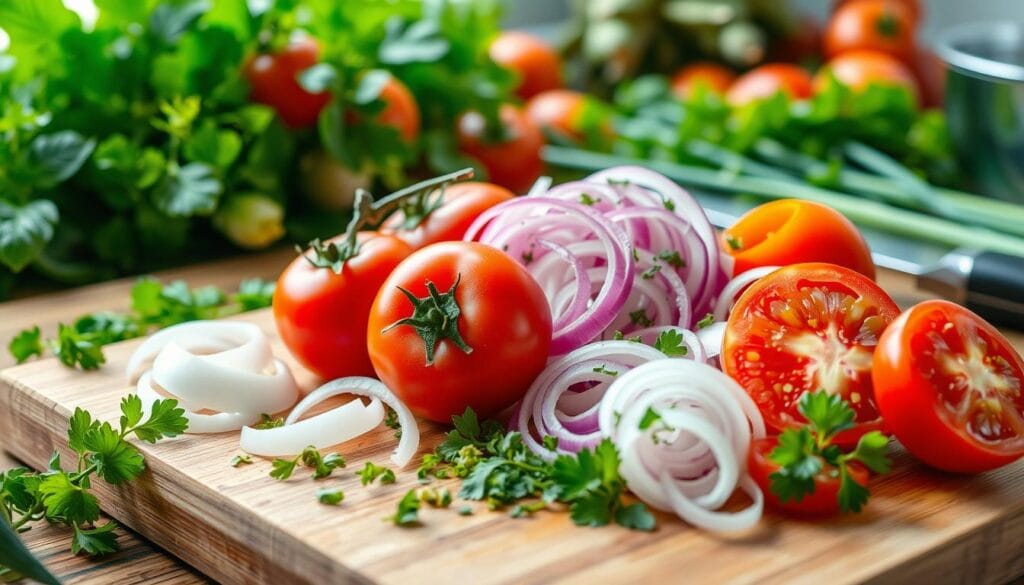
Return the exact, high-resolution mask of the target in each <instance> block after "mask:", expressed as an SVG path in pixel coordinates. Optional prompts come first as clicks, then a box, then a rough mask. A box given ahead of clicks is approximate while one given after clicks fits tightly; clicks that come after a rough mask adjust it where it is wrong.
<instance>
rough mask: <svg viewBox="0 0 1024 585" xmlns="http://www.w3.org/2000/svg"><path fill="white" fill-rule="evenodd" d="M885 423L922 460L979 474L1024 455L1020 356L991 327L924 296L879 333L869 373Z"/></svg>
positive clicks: (1023, 366) (1023, 371) (1023, 368)
mask: <svg viewBox="0 0 1024 585" xmlns="http://www.w3.org/2000/svg"><path fill="white" fill-rule="evenodd" d="M872 377H873V378H874V384H875V392H876V399H877V401H878V408H879V410H880V411H881V413H882V415H883V416H884V417H885V421H886V426H887V428H889V429H890V430H891V431H892V433H893V434H894V435H896V438H897V439H899V440H900V442H901V443H903V445H904V446H905V447H906V448H907V450H909V451H910V452H911V453H912V454H913V455H914V456H915V457H917V458H918V459H920V460H921V461H923V462H925V463H927V464H928V465H931V466H932V467H937V468H939V469H944V470H946V471H956V472H971V473H973V472H980V471H986V470H989V469H995V468H996V467H1001V466H1003V465H1006V464H1008V463H1011V462H1013V461H1016V460H1017V459H1020V458H1021V457H1024V360H1022V359H1021V356H1020V354H1018V353H1017V352H1016V351H1015V350H1014V349H1013V347H1012V346H1011V345H1010V342H1009V341H1007V339H1006V338H1005V337H1003V335H1002V334H1001V333H999V331H997V330H996V328H995V327H993V326H992V325H990V324H988V323H987V322H985V320H984V319H982V318H981V317H979V316H977V315H975V314H974V313H972V312H971V311H969V310H967V309H965V308H963V307H961V306H959V305H956V304H954V303H950V302H948V301H940V300H933V301H925V302H923V303H920V304H918V305H916V306H914V307H912V308H911V309H909V310H907V312H905V313H903V314H902V315H900V317H899V319H897V320H896V321H895V322H893V324H892V325H891V326H890V327H889V329H887V330H886V332H885V333H884V334H883V335H882V338H881V340H880V341H879V343H878V351H877V352H876V354H875V369H874V372H873V374H872Z"/></svg>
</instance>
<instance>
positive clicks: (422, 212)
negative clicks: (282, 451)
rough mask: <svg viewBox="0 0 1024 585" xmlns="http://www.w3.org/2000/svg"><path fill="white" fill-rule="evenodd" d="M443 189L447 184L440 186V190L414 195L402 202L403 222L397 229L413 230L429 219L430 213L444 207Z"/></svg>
mask: <svg viewBox="0 0 1024 585" xmlns="http://www.w3.org/2000/svg"><path fill="white" fill-rule="evenodd" d="M445 187H447V184H444V185H441V187H440V188H438V189H435V190H433V191H425V192H423V193H420V194H418V195H414V196H412V197H410V198H409V199H407V200H406V201H404V202H403V203H402V205H401V206H400V209H401V210H402V216H403V220H402V223H401V225H400V226H399V227H400V228H401V229H403V230H414V229H416V228H418V227H419V226H420V224H421V223H423V222H424V221H425V220H426V219H427V218H428V217H430V214H431V213H433V212H435V211H437V210H438V209H440V208H441V206H442V205H444V195H445Z"/></svg>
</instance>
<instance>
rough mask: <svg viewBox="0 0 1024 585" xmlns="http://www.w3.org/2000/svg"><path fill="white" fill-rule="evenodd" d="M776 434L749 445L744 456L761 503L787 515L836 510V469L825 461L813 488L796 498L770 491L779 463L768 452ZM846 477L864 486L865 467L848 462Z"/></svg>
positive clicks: (836, 511) (868, 477)
mask: <svg viewBox="0 0 1024 585" xmlns="http://www.w3.org/2000/svg"><path fill="white" fill-rule="evenodd" d="M778 445H779V438H778V437H765V438H764V439H758V440H756V441H754V442H752V443H751V444H750V451H749V453H748V455H747V471H748V472H749V473H750V478H751V479H753V480H754V483H756V484H757V486H758V487H759V488H761V492H763V493H764V499H765V502H766V503H767V504H768V505H769V506H771V507H772V508H775V509H776V510H781V511H783V512H786V513H788V514H793V515H796V516H829V515H832V514H838V513H839V485H840V481H839V470H838V469H837V468H836V467H835V466H833V465H830V464H829V463H828V462H826V461H822V465H821V471H820V472H819V473H818V475H816V476H814V491H813V492H812V493H809V494H807V495H806V496H804V497H803V499H801V500H800V501H794V500H786V501H782V499H781V498H779V496H778V495H776V493H775V492H774V491H772V489H771V486H772V479H771V476H772V474H773V473H775V472H777V471H779V470H780V469H781V466H780V465H779V464H778V463H776V462H774V461H772V460H771V454H772V451H773V450H774V449H775V448H776V447H778ZM848 465H849V470H850V476H851V477H852V478H853V481H855V482H857V483H859V484H860V485H861V486H863V487H867V485H868V481H869V479H870V477H871V476H870V474H869V473H868V470H867V469H865V468H864V467H863V466H861V465H859V464H857V463H849V464H848Z"/></svg>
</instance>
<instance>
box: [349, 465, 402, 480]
mask: <svg viewBox="0 0 1024 585" xmlns="http://www.w3.org/2000/svg"><path fill="white" fill-rule="evenodd" d="M357 475H358V476H359V481H360V482H361V483H362V484H363V485H370V484H371V483H373V482H374V480H376V479H377V478H378V477H379V478H380V482H381V483H382V484H389V483H395V472H394V471H392V470H390V469H388V468H387V467H380V466H378V465H374V464H373V462H371V461H367V462H366V465H364V466H363V468H362V469H361V470H359V472H358V473H357Z"/></svg>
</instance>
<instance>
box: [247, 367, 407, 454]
mask: <svg viewBox="0 0 1024 585" xmlns="http://www.w3.org/2000/svg"><path fill="white" fill-rule="evenodd" d="M339 394H355V395H358V396H367V397H370V398H374V399H376V400H374V402H371V403H370V407H371V408H372V407H373V404H374V403H375V402H376V401H377V400H379V401H380V402H383V403H384V404H387V405H388V406H390V407H391V409H392V410H394V411H395V413H396V414H397V415H398V424H399V425H400V426H401V427H402V438H401V439H400V440H399V441H398V448H397V449H395V452H394V453H392V454H391V461H393V462H394V463H395V465H397V466H399V467H404V466H405V465H406V464H407V463H409V461H410V460H411V459H412V457H413V455H415V454H416V451H417V450H418V449H419V446H420V429H419V426H418V425H417V424H416V418H415V417H414V416H413V414H412V411H410V410H409V408H408V407H407V406H405V404H404V403H403V402H402V401H401V400H399V399H398V397H397V396H395V393H394V392H392V391H391V390H390V389H389V388H388V387H387V386H385V385H384V384H383V383H381V382H380V380H376V379H374V378H367V377H365V376H350V377H347V378H339V379H337V380H332V381H330V382H327V383H326V384H324V385H323V386H320V387H319V388H317V389H316V390H313V391H312V392H310V393H309V394H307V395H306V397H305V398H303V399H302V401H301V402H299V403H298V404H297V405H296V406H295V408H294V409H292V412H291V414H289V415H288V418H287V419H285V426H283V427H279V429H288V428H289V427H297V426H299V425H302V424H305V423H307V422H309V421H312V420H316V419H317V418H319V417H322V416H324V415H325V414H328V413H329V412H333V411H328V413H323V414H320V415H317V416H316V417H313V418H311V419H308V420H304V421H299V420H298V419H299V418H300V417H301V416H302V415H303V414H305V413H306V412H307V411H308V410H309V409H310V408H313V407H314V406H316V405H317V404H320V403H321V402H323V401H325V400H327V399H328V398H333V397H334V396H338V395H339ZM355 402H358V401H355ZM348 404H352V403H351V402H349V403H347V404H346V405H345V406H348ZM345 406H341V407H339V409H340V408H344V407H345ZM378 408H380V412H381V415H380V418H378V419H377V420H376V422H375V423H374V424H373V426H371V427H370V428H369V429H367V430H365V431H362V432H361V433H358V434H354V435H352V436H350V437H348V438H345V439H339V440H335V441H332V442H329V443H327V444H326V445H324V446H330V445H335V444H338V443H342V442H344V441H346V440H349V439H351V438H354V437H356V436H359V435H360V434H363V433H365V432H368V431H369V430H372V429H373V428H375V427H376V426H377V425H379V424H380V422H381V420H383V418H384V414H383V413H384V409H383V407H380V406H379V404H378ZM335 410H338V409H335ZM273 430H278V429H273ZM256 432H259V431H256ZM338 432H339V433H340V432H343V431H342V430H341V429H339V431H338ZM242 436H243V440H244V439H245V429H243V435H242ZM337 436H341V435H340V434H339V435H337ZM324 440H328V439H324ZM310 444H314V445H316V444H318V443H315V442H314V443H306V445H310ZM306 445H303V446H302V447H299V448H298V450H297V451H294V452H295V453H298V452H299V451H301V450H302V448H304V447H305V446H306ZM242 448H243V449H245V446H244V444H243V447H242ZM246 450H247V449H246Z"/></svg>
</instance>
